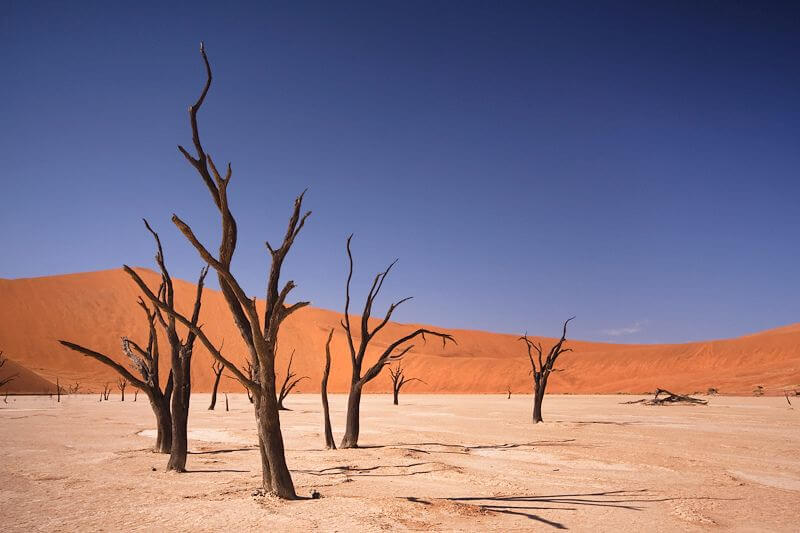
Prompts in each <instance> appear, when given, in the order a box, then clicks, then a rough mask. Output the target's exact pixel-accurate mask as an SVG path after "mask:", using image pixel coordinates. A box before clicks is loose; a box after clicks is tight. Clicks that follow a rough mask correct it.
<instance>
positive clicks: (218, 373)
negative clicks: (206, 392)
mask: <svg viewBox="0 0 800 533" xmlns="http://www.w3.org/2000/svg"><path fill="white" fill-rule="evenodd" d="M211 370H212V371H213V372H214V388H213V389H211V405H209V406H208V410H209V411H213V410H214V407H216V405H217V388H218V387H219V380H220V378H221V377H222V371H223V370H225V365H223V364H222V363H220V362H219V361H217V360H216V359H214V361H212V362H211Z"/></svg>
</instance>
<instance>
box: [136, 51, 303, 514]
mask: <svg viewBox="0 0 800 533" xmlns="http://www.w3.org/2000/svg"><path fill="white" fill-rule="evenodd" d="M200 53H201V56H202V59H203V63H204V64H205V69H206V82H205V85H204V87H203V90H202V92H201V93H200V97H199V98H198V99H197V101H196V102H195V103H194V104H193V105H192V106H191V107H190V108H189V121H190V124H191V128H192V142H193V144H194V149H195V153H196V155H192V154H190V153H189V152H188V151H187V150H186V149H185V148H183V147H182V146H179V147H178V149H179V150H180V152H181V153H182V154H183V156H184V157H185V158H186V160H187V161H188V162H189V163H190V164H191V165H192V167H194V169H195V170H196V171H197V173H198V174H199V175H200V177H201V179H202V181H203V182H204V183H205V185H206V187H207V188H208V190H209V192H210V193H211V197H212V199H213V201H214V205H215V206H216V208H217V210H218V211H219V213H220V215H221V225H222V228H221V229H222V238H221V241H220V247H219V252H218V255H217V256H214V254H212V253H211V252H210V251H209V249H208V248H207V247H206V246H205V245H203V244H202V243H201V242H200V241H199V239H198V238H197V237H196V236H195V234H194V232H193V231H192V229H191V228H190V227H189V225H188V224H186V223H185V222H184V221H183V220H181V219H180V218H178V216H177V215H173V217H172V221H173V222H174V223H175V225H176V226H177V227H178V229H180V231H181V233H183V235H184V236H185V237H186V238H187V240H188V241H189V242H190V243H191V244H192V245H193V246H194V248H195V249H196V250H197V252H198V253H199V254H200V257H202V258H203V260H204V261H205V262H206V263H208V264H209V265H210V266H211V267H212V268H213V269H214V270H215V271H216V273H217V277H218V279H219V285H220V289H221V291H222V295H223V297H224V298H225V301H226V303H227V304H228V308H229V310H230V312H231V315H232V316H233V320H234V322H235V324H236V326H237V328H238V330H239V333H240V334H241V336H242V339H243V340H244V343H245V346H247V349H248V352H249V355H250V361H251V363H252V365H253V373H254V375H255V376H256V378H257V379H253V378H252V377H250V376H248V375H246V374H245V373H244V372H243V371H242V370H241V369H240V368H239V367H237V366H236V365H235V364H233V363H232V362H231V361H229V360H228V359H226V358H225V357H224V356H223V355H222V353H221V352H220V350H219V349H218V348H217V347H216V346H215V345H214V343H212V342H211V340H210V339H209V338H208V337H207V336H206V335H205V333H204V332H203V331H202V329H201V328H200V327H199V326H198V325H197V324H196V322H194V321H192V320H190V319H188V318H186V317H185V316H183V315H182V314H180V313H178V312H177V311H176V310H175V309H174V307H171V306H168V305H167V304H165V303H164V302H163V301H162V300H161V299H159V298H158V296H156V294H155V293H153V291H151V290H150V289H149V288H148V287H147V285H146V284H145V283H144V282H143V281H142V279H141V278H140V277H139V275H138V274H136V272H134V271H133V270H132V269H130V268H129V267H127V266H126V267H125V270H126V272H128V274H129V275H130V276H131V277H132V278H133V279H134V280H135V281H136V282H137V284H139V286H140V288H141V289H142V291H143V292H144V293H145V294H146V295H147V296H148V298H150V300H151V301H152V302H153V303H154V304H155V305H157V306H158V307H159V308H160V309H161V310H162V311H164V312H165V313H167V314H168V315H169V316H171V317H174V318H175V319H176V320H177V321H179V322H180V323H181V324H183V325H184V326H186V327H187V328H189V330H190V331H191V332H192V333H193V334H194V335H197V337H198V338H199V339H200V341H201V342H202V343H203V345H204V346H205V347H206V348H207V349H208V351H209V352H210V353H211V355H212V356H213V357H214V358H215V359H217V360H218V361H219V362H221V363H222V364H224V365H225V367H226V368H227V369H228V370H229V371H230V372H231V374H233V376H234V377H235V378H236V379H238V380H239V381H240V382H241V383H242V384H243V385H244V386H245V387H247V388H248V389H249V390H250V391H251V392H252V394H253V397H254V405H255V412H256V420H257V425H258V435H259V449H260V452H261V464H262V483H263V487H264V490H265V491H266V492H267V493H271V494H275V495H276V496H278V497H280V498H285V499H296V498H297V494H296V492H295V489H294V483H293V482H292V477H291V474H290V473H289V468H288V466H287V465H286V458H285V453H284V445H283V435H282V433H281V427H280V417H279V414H278V402H277V397H276V387H275V354H276V352H277V348H278V330H279V329H280V326H281V324H282V323H283V321H284V320H285V319H286V317H288V316H289V315H290V314H292V313H293V312H295V311H296V310H298V309H300V308H301V307H304V306H306V305H308V302H297V303H295V304H292V305H286V303H285V302H286V298H287V296H288V295H289V292H290V291H291V290H292V289H293V288H294V287H295V284H294V282H292V281H289V282H287V283H286V284H285V285H284V286H283V288H281V287H279V283H280V274H281V268H282V266H283V262H284V260H285V259H286V256H287V254H288V253H289V250H290V248H291V247H292V244H293V243H294V240H295V238H296V237H297V235H298V234H299V233H300V230H301V229H302V228H303V225H304V224H305V221H306V218H307V217H308V216H309V215H310V214H311V213H310V212H308V213H305V214H304V215H302V216H301V210H302V204H303V194H301V195H300V196H298V197H297V199H296V200H295V203H294V210H293V212H292V215H291V217H290V218H289V226H288V229H287V230H286V234H285V236H284V238H283V241H282V242H281V245H280V246H278V247H277V248H273V247H272V246H271V245H270V244H269V243H267V249H268V250H269V252H270V255H271V259H272V260H271V266H270V272H269V278H268V281H267V291H266V308H265V313H264V316H263V317H260V316H259V313H258V310H257V308H256V300H255V298H251V297H250V296H248V295H247V294H246V293H245V291H244V289H243V288H242V287H241V285H240V284H239V282H238V281H237V280H236V278H235V277H234V275H233V274H232V273H231V269H230V268H231V260H232V259H233V253H234V251H235V249H236V241H237V227H236V221H235V219H234V217H233V214H232V213H231V210H230V207H229V204H228V193H227V189H228V185H229V184H230V180H231V177H232V170H231V166H230V164H228V166H227V168H226V169H224V170H225V173H224V176H223V175H222V174H220V173H219V171H218V169H217V167H216V165H215V164H214V161H213V160H212V158H211V157H210V156H209V155H208V154H207V153H206V152H205V150H204V149H203V146H202V144H201V142H200V133H199V130H198V124H197V112H198V111H199V110H200V107H201V106H202V104H203V101H204V100H205V98H206V94H207V93H208V90H209V88H210V87H211V79H212V75H211V66H210V64H209V62H208V57H207V56H206V53H205V49H204V48H203V46H202V44H201V46H200ZM262 318H263V322H262Z"/></svg>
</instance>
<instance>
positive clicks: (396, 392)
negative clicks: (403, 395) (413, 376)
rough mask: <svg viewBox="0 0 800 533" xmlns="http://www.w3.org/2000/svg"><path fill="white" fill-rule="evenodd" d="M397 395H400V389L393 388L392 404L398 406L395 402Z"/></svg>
mask: <svg viewBox="0 0 800 533" xmlns="http://www.w3.org/2000/svg"><path fill="white" fill-rule="evenodd" d="M399 393H400V389H398V388H397V387H395V388H394V404H395V405H399V404H398V402H397V396H398V395H399Z"/></svg>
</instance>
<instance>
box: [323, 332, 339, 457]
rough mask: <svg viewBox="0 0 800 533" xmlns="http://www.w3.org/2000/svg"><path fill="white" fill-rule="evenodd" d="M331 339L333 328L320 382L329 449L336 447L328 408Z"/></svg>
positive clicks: (327, 342)
mask: <svg viewBox="0 0 800 533" xmlns="http://www.w3.org/2000/svg"><path fill="white" fill-rule="evenodd" d="M331 339H333V328H331V331H330V333H328V340H327V341H325V368H324V369H323V371H322V383H321V384H320V387H319V389H320V394H321V395H322V416H323V418H324V423H325V447H326V448H327V449H329V450H335V449H336V443H335V442H334V440H333V429H331V413H330V409H329V408H328V376H329V375H330V372H331Z"/></svg>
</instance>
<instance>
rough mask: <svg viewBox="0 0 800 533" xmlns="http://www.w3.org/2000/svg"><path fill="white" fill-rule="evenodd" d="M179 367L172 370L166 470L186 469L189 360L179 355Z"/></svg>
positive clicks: (190, 385)
mask: <svg viewBox="0 0 800 533" xmlns="http://www.w3.org/2000/svg"><path fill="white" fill-rule="evenodd" d="M179 364H180V367H179V368H177V369H176V370H177V371H173V373H172V376H173V379H174V386H175V389H174V390H173V392H172V448H171V449H170V455H169V461H168V462H167V470H173V471H175V472H185V471H186V454H187V453H188V447H189V446H188V442H187V441H188V435H187V424H188V422H189V399H190V394H191V390H192V383H191V376H190V374H189V370H190V364H191V360H190V359H189V357H188V356H184V357H181V361H180V363H179Z"/></svg>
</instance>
